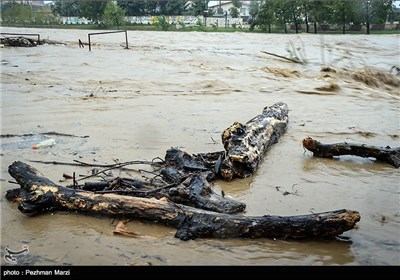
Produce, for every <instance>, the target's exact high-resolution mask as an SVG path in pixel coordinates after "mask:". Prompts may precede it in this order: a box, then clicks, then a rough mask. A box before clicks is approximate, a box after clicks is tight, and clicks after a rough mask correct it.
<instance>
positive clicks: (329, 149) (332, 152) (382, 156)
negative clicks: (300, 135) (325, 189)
mask: <svg viewBox="0 0 400 280" xmlns="http://www.w3.org/2000/svg"><path fill="white" fill-rule="evenodd" d="M303 146H304V148H306V149H307V150H309V151H311V152H312V153H313V155H314V156H316V157H326V158H330V157H334V156H341V155H353V156H359V157H365V158H369V157H373V158H375V159H377V160H379V161H385V162H388V163H390V164H391V165H393V166H395V167H396V168H398V167H399V166H400V147H398V148H390V147H389V146H387V147H376V146H368V145H364V144H350V143H346V142H344V143H335V144H322V143H321V142H319V141H317V140H314V139H312V138H311V137H307V138H305V139H303Z"/></svg>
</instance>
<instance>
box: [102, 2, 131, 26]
mask: <svg viewBox="0 0 400 280" xmlns="http://www.w3.org/2000/svg"><path fill="white" fill-rule="evenodd" d="M125 13H126V10H125V9H124V8H121V7H120V6H118V5H117V4H116V3H115V2H114V1H110V2H108V3H107V5H106V6H105V8H104V14H103V21H104V23H105V24H106V25H109V26H115V25H116V26H117V28H118V29H119V26H120V25H121V24H122V23H123V22H124V17H125Z"/></svg>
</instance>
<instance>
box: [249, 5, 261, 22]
mask: <svg viewBox="0 0 400 280" xmlns="http://www.w3.org/2000/svg"><path fill="white" fill-rule="evenodd" d="M259 10H260V2H259V1H251V2H250V8H249V14H250V16H251V17H252V18H253V19H255V18H256V16H257V14H258V11H259Z"/></svg>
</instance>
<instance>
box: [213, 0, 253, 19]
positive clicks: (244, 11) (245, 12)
mask: <svg viewBox="0 0 400 280" xmlns="http://www.w3.org/2000/svg"><path fill="white" fill-rule="evenodd" d="M219 7H221V8H222V10H223V14H225V12H226V13H227V14H228V15H229V10H230V8H232V7H234V6H233V4H232V1H210V2H209V3H208V8H209V9H212V10H214V11H215V13H216V12H217V9H218V8H219ZM249 11H250V1H242V7H241V8H240V9H239V16H240V17H242V18H247V17H248V16H250V13H249Z"/></svg>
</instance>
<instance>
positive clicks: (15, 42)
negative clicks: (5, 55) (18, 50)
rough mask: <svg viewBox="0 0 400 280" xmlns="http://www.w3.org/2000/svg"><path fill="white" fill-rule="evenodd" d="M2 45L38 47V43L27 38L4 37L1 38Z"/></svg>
mask: <svg viewBox="0 0 400 280" xmlns="http://www.w3.org/2000/svg"><path fill="white" fill-rule="evenodd" d="M0 42H1V44H3V45H5V46H10V47H36V46H37V41H35V40H33V39H30V38H26V37H22V36H20V37H4V38H0Z"/></svg>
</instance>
